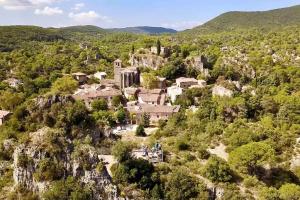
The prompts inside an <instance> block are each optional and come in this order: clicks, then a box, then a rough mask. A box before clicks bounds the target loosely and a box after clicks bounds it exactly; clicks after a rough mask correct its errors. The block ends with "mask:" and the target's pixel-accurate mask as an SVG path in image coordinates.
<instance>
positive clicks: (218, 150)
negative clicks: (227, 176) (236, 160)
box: [207, 143, 228, 161]
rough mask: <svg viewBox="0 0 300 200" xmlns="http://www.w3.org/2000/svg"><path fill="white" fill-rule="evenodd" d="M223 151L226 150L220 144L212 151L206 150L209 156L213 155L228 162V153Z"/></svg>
mask: <svg viewBox="0 0 300 200" xmlns="http://www.w3.org/2000/svg"><path fill="white" fill-rule="evenodd" d="M225 149H226V146H225V145H224V144H222V143H220V144H219V146H216V147H215V148H213V149H207V151H208V152H209V153H211V154H214V155H216V156H218V157H220V158H223V159H224V160H226V161H228V153H227V152H226V151H225Z"/></svg>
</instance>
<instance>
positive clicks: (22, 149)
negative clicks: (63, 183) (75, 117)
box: [13, 128, 119, 200]
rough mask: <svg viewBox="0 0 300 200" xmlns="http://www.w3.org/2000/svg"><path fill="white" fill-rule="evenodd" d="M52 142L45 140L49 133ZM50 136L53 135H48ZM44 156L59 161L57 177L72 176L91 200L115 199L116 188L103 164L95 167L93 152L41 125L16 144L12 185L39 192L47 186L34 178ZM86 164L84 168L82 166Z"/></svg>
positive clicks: (91, 149) (95, 159)
mask: <svg viewBox="0 0 300 200" xmlns="http://www.w3.org/2000/svg"><path fill="white" fill-rule="evenodd" d="M53 132H55V134H56V139H55V140H56V141H55V142H54V143H51V142H50V143H49V141H51V140H49V137H50V138H51V133H53ZM51 139H53V138H51ZM56 145H57V146H56ZM45 159H53V160H56V161H57V162H59V163H60V166H61V167H60V168H59V173H60V175H61V177H60V179H64V178H67V177H68V176H73V177H74V178H76V179H77V180H78V181H79V182H81V183H82V184H83V185H88V186H90V188H91V189H92V192H93V195H92V196H93V199H94V200H104V199H105V200H107V199H108V200H117V199H119V198H118V195H117V188H116V186H114V185H113V184H112V181H111V177H110V176H109V174H108V172H107V170H106V167H105V166H104V165H103V167H100V168H99V167H98V166H99V165H100V166H102V165H101V161H100V160H99V158H98V154H97V151H96V149H95V148H94V147H92V146H90V145H85V144H84V145H78V146H76V147H75V146H74V144H73V143H72V141H70V140H67V139H65V138H64V137H60V136H58V137H57V130H53V129H50V128H42V129H40V130H38V131H37V132H34V133H31V134H30V136H29V140H28V141H27V142H26V143H23V144H20V145H18V146H17V147H16V148H15V151H14V153H13V179H14V184H15V186H18V185H21V186H23V187H25V188H27V189H29V190H31V191H34V192H36V193H37V194H39V195H41V194H42V193H43V192H44V191H45V190H47V189H48V188H49V187H50V186H51V181H45V180H41V179H38V178H37V176H36V173H37V172H38V169H39V164H40V163H42V162H43V160H45ZM86 166H88V167H86Z"/></svg>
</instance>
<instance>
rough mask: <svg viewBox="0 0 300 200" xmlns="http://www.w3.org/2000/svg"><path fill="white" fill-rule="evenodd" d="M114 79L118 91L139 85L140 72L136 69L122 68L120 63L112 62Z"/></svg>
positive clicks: (118, 61) (117, 61)
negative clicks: (118, 88)
mask: <svg viewBox="0 0 300 200" xmlns="http://www.w3.org/2000/svg"><path fill="white" fill-rule="evenodd" d="M114 79H115V82H116V83H117V85H118V86H119V87H120V89H122V90H123V89H124V88H127V87H130V86H133V85H139V84H140V71H139V68H137V67H128V68H122V61H121V60H120V59H117V60H115V61H114Z"/></svg>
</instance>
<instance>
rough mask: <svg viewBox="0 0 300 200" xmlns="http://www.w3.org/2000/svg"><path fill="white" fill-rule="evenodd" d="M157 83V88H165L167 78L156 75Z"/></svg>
mask: <svg viewBox="0 0 300 200" xmlns="http://www.w3.org/2000/svg"><path fill="white" fill-rule="evenodd" d="M157 80H158V83H157V87H158V88H159V89H162V90H165V89H166V88H167V79H166V78H164V77H157Z"/></svg>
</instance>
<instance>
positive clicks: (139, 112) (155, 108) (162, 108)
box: [127, 104, 180, 123]
mask: <svg viewBox="0 0 300 200" xmlns="http://www.w3.org/2000/svg"><path fill="white" fill-rule="evenodd" d="M127 110H128V111H129V112H130V113H133V114H135V115H136V120H137V122H139V121H140V120H141V117H142V116H143V114H144V113H147V114H149V116H150V122H151V123H157V122H158V121H159V120H168V119H169V117H171V116H172V115H173V114H175V113H178V112H179V110H180V106H167V105H149V104H128V105H127Z"/></svg>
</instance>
